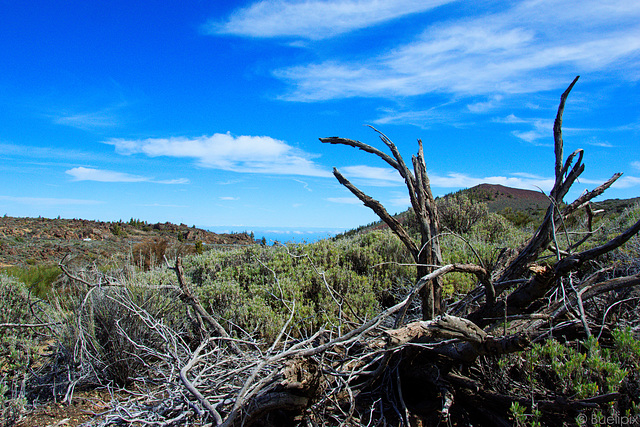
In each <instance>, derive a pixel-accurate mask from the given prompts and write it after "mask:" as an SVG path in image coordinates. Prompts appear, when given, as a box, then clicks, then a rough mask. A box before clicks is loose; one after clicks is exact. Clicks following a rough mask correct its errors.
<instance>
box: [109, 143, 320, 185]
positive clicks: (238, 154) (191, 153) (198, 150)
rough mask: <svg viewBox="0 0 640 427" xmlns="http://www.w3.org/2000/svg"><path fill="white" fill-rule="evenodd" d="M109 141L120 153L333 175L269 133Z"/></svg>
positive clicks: (231, 168) (238, 167) (237, 168)
mask: <svg viewBox="0 0 640 427" xmlns="http://www.w3.org/2000/svg"><path fill="white" fill-rule="evenodd" d="M105 143H106V144H110V145H113V146H114V147H115V150H116V152H117V153H119V154H123V155H133V154H144V155H146V156H149V157H159V156H165V157H175V158H188V159H194V160H195V161H196V164H197V165H198V166H201V167H205V168H213V169H222V170H228V171H233V172H241V173H269V174H277V175H306V176H321V177H328V176H331V174H330V173H329V172H328V171H326V170H324V169H322V168H321V167H320V166H318V165H317V164H316V163H314V162H313V160H312V158H313V157H315V156H313V155H311V154H309V153H306V152H304V151H302V150H300V149H298V148H295V147H292V146H290V145H288V144H287V143H286V142H284V141H280V140H278V139H274V138H271V137H268V136H233V135H231V134H230V133H226V134H221V133H216V134H214V135H212V136H201V137H197V138H186V137H172V138H149V139H142V140H129V139H111V140H108V141H105Z"/></svg>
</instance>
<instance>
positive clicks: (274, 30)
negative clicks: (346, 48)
mask: <svg viewBox="0 0 640 427" xmlns="http://www.w3.org/2000/svg"><path fill="white" fill-rule="evenodd" d="M452 1H455V0H306V1H291V0H288V1H287V0H263V1H260V2H257V3H254V4H252V5H251V6H248V7H246V8H242V9H239V10H237V11H235V12H234V13H233V14H232V15H231V16H230V17H229V19H228V20H226V21H225V22H216V21H210V22H208V23H207V24H206V25H205V26H204V30H205V32H207V33H209V34H231V35H236V36H246V37H301V38H305V39H312V40H319V39H325V38H330V37H334V36H336V35H339V34H343V33H346V32H349V31H353V30H357V29H360V28H365V27H370V26H372V25H376V24H379V23H382V22H385V21H389V20H392V19H396V18H399V17H402V16H406V15H409V14H413V13H418V12H424V11H427V10H430V9H433V8H435V7H437V6H440V5H443V4H446V3H451V2H452Z"/></svg>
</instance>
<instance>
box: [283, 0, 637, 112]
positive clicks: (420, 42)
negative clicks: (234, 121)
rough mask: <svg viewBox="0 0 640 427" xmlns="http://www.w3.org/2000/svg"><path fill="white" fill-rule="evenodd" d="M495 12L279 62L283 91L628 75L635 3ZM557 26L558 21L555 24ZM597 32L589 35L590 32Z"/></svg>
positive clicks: (518, 90)
mask: <svg viewBox="0 0 640 427" xmlns="http://www.w3.org/2000/svg"><path fill="white" fill-rule="evenodd" d="M511 4H512V5H513V6H512V7H511V8H510V9H509V10H507V11H506V12H502V13H493V14H485V15H484V16H479V17H474V18H462V19H459V20H457V21H451V22H441V23H436V24H433V25H431V26H429V27H428V28H426V29H425V30H424V32H423V33H422V34H420V35H419V36H418V37H417V38H416V39H415V40H413V41H412V42H410V43H406V44H404V45H400V46H398V47H397V48H395V49H393V50H390V51H387V52H381V53H380V54H379V55H377V56H375V57H373V58H371V59H369V60H365V61H358V62H354V61H350V60H345V61H339V60H328V61H325V62H321V63H311V64H305V65H297V66H293V67H288V68H282V69H278V70H275V71H274V75H275V76H276V77H278V78H280V79H282V80H285V81H287V82H289V83H290V84H291V85H292V90H291V91H290V92H289V93H287V94H285V95H284V96H283V98H285V99H288V100H291V101H306V102H311V101H319V100H328V99H341V98H349V97H356V96H357V97H402V96H415V95H422V94H427V93H441V94H453V95H458V96H478V95H480V96H490V97H494V98H492V99H493V100H494V101H493V102H490V103H489V104H484V105H483V104H477V103H476V104H474V103H471V104H469V106H470V107H469V108H470V110H471V111H474V110H475V111H476V112H477V111H482V110H483V109H486V108H490V107H491V108H492V107H493V106H494V105H495V103H496V102H498V101H499V98H495V97H496V96H498V97H499V96H503V95H514V94H515V95H517V94H528V93H533V92H538V91H544V90H551V89H557V88H560V87H562V86H564V85H566V82H567V81H568V80H570V79H571V78H572V77H574V75H575V70H582V72H591V73H595V72H598V74H599V76H600V78H608V77H609V76H610V75H611V74H612V73H614V74H616V75H617V76H618V77H621V78H633V77H628V76H633V75H635V76H637V74H638V73H636V72H635V71H634V70H636V69H637V68H638V66H639V65H640V6H639V5H640V3H638V4H636V3H633V4H630V2H628V1H622V0H618V1H613V2H608V3H607V5H603V4H602V2H601V1H599V0H585V1H583V2H581V5H580V8H579V9H580V11H579V12H578V11H576V10H575V9H576V7H575V3H573V2H571V1H568V0H546V1H540V0H528V1H520V2H514V3H511ZM560 29H561V30H562V31H561V30H560ZM594 33H595V34H598V37H593V34H594Z"/></svg>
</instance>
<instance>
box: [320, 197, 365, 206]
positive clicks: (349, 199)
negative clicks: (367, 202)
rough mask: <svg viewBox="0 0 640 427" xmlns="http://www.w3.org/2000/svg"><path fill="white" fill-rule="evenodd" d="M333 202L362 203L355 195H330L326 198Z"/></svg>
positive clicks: (345, 203) (344, 203)
mask: <svg viewBox="0 0 640 427" xmlns="http://www.w3.org/2000/svg"><path fill="white" fill-rule="evenodd" d="M325 200H327V201H329V202H331V203H340V204H343V205H361V204H362V202H361V201H360V200H359V199H358V198H357V197H355V196H352V197H328V198H327V199H325Z"/></svg>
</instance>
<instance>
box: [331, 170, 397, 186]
mask: <svg viewBox="0 0 640 427" xmlns="http://www.w3.org/2000/svg"><path fill="white" fill-rule="evenodd" d="M340 170H341V173H342V174H343V175H344V176H345V177H346V178H347V179H349V180H352V179H353V180H354V181H356V182H358V181H359V182H360V183H363V184H365V185H371V186H375V187H388V186H397V185H402V184H403V183H404V179H403V178H402V177H401V176H400V174H399V173H398V172H397V171H396V170H395V169H392V168H380V167H374V166H366V165H355V166H345V167H342V168H340Z"/></svg>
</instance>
